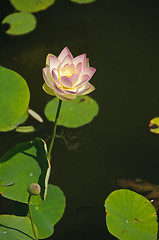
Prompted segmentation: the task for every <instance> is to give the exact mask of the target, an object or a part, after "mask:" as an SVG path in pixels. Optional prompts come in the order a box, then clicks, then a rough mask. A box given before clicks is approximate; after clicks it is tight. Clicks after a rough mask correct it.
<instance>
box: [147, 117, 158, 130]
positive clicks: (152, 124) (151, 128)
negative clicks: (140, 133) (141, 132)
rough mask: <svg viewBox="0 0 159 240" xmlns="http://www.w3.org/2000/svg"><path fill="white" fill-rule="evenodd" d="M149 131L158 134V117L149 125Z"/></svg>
mask: <svg viewBox="0 0 159 240" xmlns="http://www.w3.org/2000/svg"><path fill="white" fill-rule="evenodd" d="M149 127H150V131H151V132H153V133H156V134H159V117H155V118H153V119H152V120H151V121H150V123H149Z"/></svg>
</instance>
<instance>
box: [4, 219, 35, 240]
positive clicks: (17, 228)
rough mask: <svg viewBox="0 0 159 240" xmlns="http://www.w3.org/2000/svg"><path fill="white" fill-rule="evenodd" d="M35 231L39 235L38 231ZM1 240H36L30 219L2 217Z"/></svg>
mask: <svg viewBox="0 0 159 240" xmlns="http://www.w3.org/2000/svg"><path fill="white" fill-rule="evenodd" d="M35 231H36V233H37V235H38V232H37V229H36V227H35ZM0 239H1V240H22V239H23V240H34V239H35V238H34V234H33V230H32V227H31V222H30V219H29V218H27V217H17V216H13V215H12V216H10V215H0Z"/></svg>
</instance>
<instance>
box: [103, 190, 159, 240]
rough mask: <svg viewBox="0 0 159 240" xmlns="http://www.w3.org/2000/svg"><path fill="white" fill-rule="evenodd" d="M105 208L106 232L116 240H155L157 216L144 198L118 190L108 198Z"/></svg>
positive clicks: (130, 192)
mask: <svg viewBox="0 0 159 240" xmlns="http://www.w3.org/2000/svg"><path fill="white" fill-rule="evenodd" d="M105 208H106V223H107V227H108V230H109V232H110V233H111V234H113V235H114V236H115V237H117V238H118V239H120V240H132V239H135V240H156V239H157V231H158V223H157V214H156V211H155V208H154V207H153V205H152V204H151V203H150V202H149V200H148V199H146V198H145V197H143V196H141V195H139V194H137V193H135V192H133V191H130V190H127V189H120V190H117V191H114V192H112V193H111V194H110V195H109V196H108V198H107V199H106V201H105Z"/></svg>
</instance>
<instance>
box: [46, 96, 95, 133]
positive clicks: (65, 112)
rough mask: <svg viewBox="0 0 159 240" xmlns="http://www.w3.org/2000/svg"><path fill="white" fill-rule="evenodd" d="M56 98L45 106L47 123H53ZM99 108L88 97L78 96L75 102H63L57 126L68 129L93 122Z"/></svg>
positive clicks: (56, 104) (56, 103)
mask: <svg viewBox="0 0 159 240" xmlns="http://www.w3.org/2000/svg"><path fill="white" fill-rule="evenodd" d="M58 101H59V99H58V98H53V99H52V100H51V101H50V102H48V103H47V104H46V107H45V111H44V112H45V115H46V117H47V119H48V120H49V121H55V116H56V110H57V106H58ZM98 111H99V107H98V104H97V102H96V101H95V100H93V99H92V98H91V97H88V96H80V97H78V98H76V99H75V100H71V101H63V103H62V107H61V111H60V115H59V119H58V125H62V126H65V127H69V128H77V127H80V126H83V125H85V124H87V123H89V122H91V121H92V120H93V118H94V117H95V116H96V115H97V114H98Z"/></svg>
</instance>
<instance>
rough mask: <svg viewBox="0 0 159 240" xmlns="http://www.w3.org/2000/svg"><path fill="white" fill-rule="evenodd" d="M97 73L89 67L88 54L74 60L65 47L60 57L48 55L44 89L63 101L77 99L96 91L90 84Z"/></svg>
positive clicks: (44, 74) (44, 70)
mask: <svg viewBox="0 0 159 240" xmlns="http://www.w3.org/2000/svg"><path fill="white" fill-rule="evenodd" d="M95 71H96V69H95V68H92V67H90V66H89V59H88V58H86V54H82V55H79V56H77V57H75V58H73V56H72V54H71V52H70V51H69V49H68V48H67V47H65V48H64V49H63V50H62V52H61V53H60V55H59V56H58V57H56V56H54V55H52V54H48V56H47V58H46V67H45V68H43V78H44V80H45V83H44V85H43V89H44V91H45V92H47V93H48V94H50V95H53V96H57V97H58V98H60V99H61V100H65V101H66V100H72V99H75V98H76V97H77V96H78V95H85V94H88V93H90V92H92V91H93V90H94V89H95V88H94V86H93V85H91V84H90V83H89V80H90V79H91V77H92V76H93V74H94V73H95Z"/></svg>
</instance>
